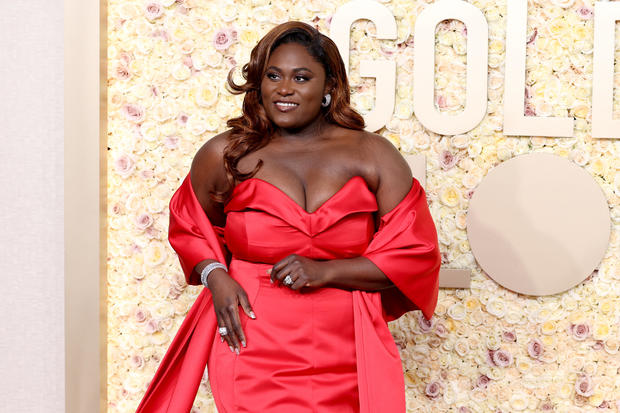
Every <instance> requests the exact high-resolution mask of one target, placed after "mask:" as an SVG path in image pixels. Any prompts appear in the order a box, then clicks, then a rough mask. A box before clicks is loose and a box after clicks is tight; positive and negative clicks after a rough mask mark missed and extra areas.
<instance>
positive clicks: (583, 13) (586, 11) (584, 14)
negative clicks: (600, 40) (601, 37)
mask: <svg viewBox="0 0 620 413" xmlns="http://www.w3.org/2000/svg"><path fill="white" fill-rule="evenodd" d="M593 15H594V11H593V10H592V9H591V8H589V7H588V6H581V7H579V8H578V9H577V16H579V18H580V19H583V20H590V19H591V18H592V16H593Z"/></svg>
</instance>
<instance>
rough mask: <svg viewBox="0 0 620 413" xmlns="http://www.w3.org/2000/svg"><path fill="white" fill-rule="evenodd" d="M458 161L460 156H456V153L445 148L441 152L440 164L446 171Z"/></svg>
mask: <svg viewBox="0 0 620 413" xmlns="http://www.w3.org/2000/svg"><path fill="white" fill-rule="evenodd" d="M458 161H459V159H458V157H456V156H454V154H452V152H450V151H448V150H443V151H441V153H440V154H439V164H440V165H441V168H442V169H443V170H444V171H447V170H448V169H450V168H452V167H453V166H454V165H456V164H457V162H458Z"/></svg>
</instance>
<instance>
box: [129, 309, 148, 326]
mask: <svg viewBox="0 0 620 413" xmlns="http://www.w3.org/2000/svg"><path fill="white" fill-rule="evenodd" d="M148 316H149V313H148V312H147V311H145V310H143V309H141V308H140V307H136V309H135V310H134V312H133V318H134V319H135V320H136V322H137V323H139V324H141V323H144V322H146V320H147V318H148Z"/></svg>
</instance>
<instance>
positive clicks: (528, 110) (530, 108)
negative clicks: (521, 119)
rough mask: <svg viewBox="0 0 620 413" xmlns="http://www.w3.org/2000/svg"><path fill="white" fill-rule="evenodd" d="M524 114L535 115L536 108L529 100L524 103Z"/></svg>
mask: <svg viewBox="0 0 620 413" xmlns="http://www.w3.org/2000/svg"><path fill="white" fill-rule="evenodd" d="M525 116H536V108H534V106H533V105H532V104H531V103H529V102H528V103H526V104H525Z"/></svg>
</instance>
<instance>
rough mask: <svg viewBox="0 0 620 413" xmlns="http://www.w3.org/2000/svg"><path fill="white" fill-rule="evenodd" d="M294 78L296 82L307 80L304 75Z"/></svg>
mask: <svg viewBox="0 0 620 413" xmlns="http://www.w3.org/2000/svg"><path fill="white" fill-rule="evenodd" d="M295 80H296V81H298V82H303V81H306V80H308V78H307V77H305V76H295Z"/></svg>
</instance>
